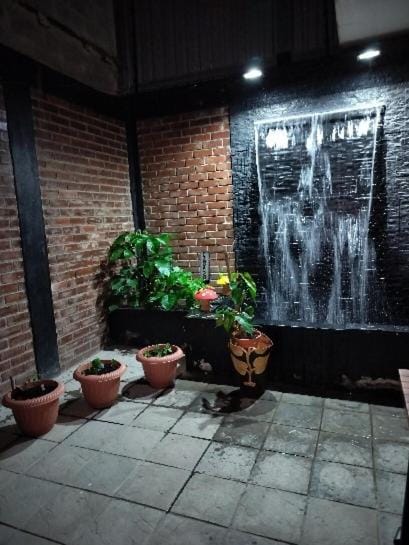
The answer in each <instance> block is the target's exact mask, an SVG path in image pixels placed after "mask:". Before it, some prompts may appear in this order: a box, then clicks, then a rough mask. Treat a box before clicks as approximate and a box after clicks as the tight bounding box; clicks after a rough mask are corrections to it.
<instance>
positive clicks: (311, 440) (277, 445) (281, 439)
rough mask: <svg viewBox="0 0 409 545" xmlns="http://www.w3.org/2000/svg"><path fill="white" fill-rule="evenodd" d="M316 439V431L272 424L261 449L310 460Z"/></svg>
mask: <svg viewBox="0 0 409 545" xmlns="http://www.w3.org/2000/svg"><path fill="white" fill-rule="evenodd" d="M317 439H318V431H316V430H308V429H306V428H294V427H292V426H282V425H281V424H273V425H272V426H271V428H270V430H269V432H268V434H267V437H266V440H265V443H264V445H263V448H264V449H266V450H275V451H277V452H285V453H286V454H298V455H300V456H307V457H309V458H312V457H313V456H314V453H315V448H316V445H317Z"/></svg>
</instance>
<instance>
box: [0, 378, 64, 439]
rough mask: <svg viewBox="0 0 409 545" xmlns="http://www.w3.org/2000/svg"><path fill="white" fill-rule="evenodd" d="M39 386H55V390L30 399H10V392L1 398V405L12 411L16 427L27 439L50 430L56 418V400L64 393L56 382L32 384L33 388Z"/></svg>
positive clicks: (44, 381)
mask: <svg viewBox="0 0 409 545" xmlns="http://www.w3.org/2000/svg"><path fill="white" fill-rule="evenodd" d="M40 384H44V385H55V388H54V390H53V391H52V392H50V393H48V394H45V395H43V396H40V397H34V398H32V399H22V400H18V399H12V398H11V392H8V393H7V394H6V395H5V396H4V397H3V405H4V406H5V407H8V408H9V409H11V410H12V411H13V415H14V418H15V420H16V422H17V425H18V427H19V428H20V430H21V431H22V432H23V433H24V435H28V436H29V437H39V436H40V435H44V434H45V433H48V432H49V431H50V430H51V429H52V427H53V426H54V424H55V423H56V421H57V417H58V406H59V402H58V400H59V398H60V397H61V396H62V395H63V393H64V385H63V384H61V382H57V381H56V380H39V381H37V382H33V386H36V385H40Z"/></svg>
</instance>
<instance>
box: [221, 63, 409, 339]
mask: <svg viewBox="0 0 409 545" xmlns="http://www.w3.org/2000/svg"><path fill="white" fill-rule="evenodd" d="M271 85H272V87H271V89H268V90H259V91H255V92H253V94H252V95H251V96H248V97H246V98H240V99H238V100H237V101H236V102H235V103H233V104H232V105H231V108H230V128H231V159H232V178H233V197H234V234H235V255H236V266H237V267H238V268H240V269H241V270H248V271H250V272H251V273H252V274H253V275H254V276H255V278H256V281H257V284H258V287H259V296H260V298H259V302H258V314H259V316H260V319H261V320H264V321H265V322H270V323H273V324H284V325H299V326H303V325H305V326H307V327H308V328H310V327H313V328H335V329H351V328H352V329H385V328H386V329H388V328H393V330H394V331H397V328H398V327H399V330H400V328H404V329H407V328H408V326H409V62H407V63H406V65H401V64H400V65H395V66H392V65H390V66H388V67H387V68H386V67H385V68H384V69H379V70H367V71H365V70H362V72H359V71H357V72H354V71H352V72H349V73H348V72H346V71H345V70H343V69H342V67H339V68H338V67H337V66H333V67H332V69H331V70H327V71H323V70H321V69H319V68H317V69H316V70H315V71H314V70H313V71H307V70H306V71H305V72H303V71H300V73H297V74H296V76H294V78H289V79H288V81H286V82H281V83H275V82H273V83H272V84H271Z"/></svg>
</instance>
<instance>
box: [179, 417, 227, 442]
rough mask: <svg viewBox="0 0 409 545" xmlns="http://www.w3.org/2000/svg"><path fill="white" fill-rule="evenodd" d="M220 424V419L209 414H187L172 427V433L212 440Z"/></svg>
mask: <svg viewBox="0 0 409 545" xmlns="http://www.w3.org/2000/svg"><path fill="white" fill-rule="evenodd" d="M220 423H221V420H220V418H217V417H214V416H213V415H211V414H199V413H193V412H187V413H185V414H184V415H183V416H182V418H181V419H180V420H179V421H178V422H177V423H176V424H175V425H174V426H173V428H172V433H177V434H179V435H189V436H190V437H199V438H200V439H212V437H213V436H214V434H215V433H216V431H217V430H218V428H219V426H220Z"/></svg>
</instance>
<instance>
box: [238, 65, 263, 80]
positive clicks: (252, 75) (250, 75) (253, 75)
mask: <svg viewBox="0 0 409 545" xmlns="http://www.w3.org/2000/svg"><path fill="white" fill-rule="evenodd" d="M262 75H263V72H262V71H261V70H260V68H256V67H254V68H250V69H249V70H247V72H244V74H243V78H244V79H258V78H261V76H262Z"/></svg>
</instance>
